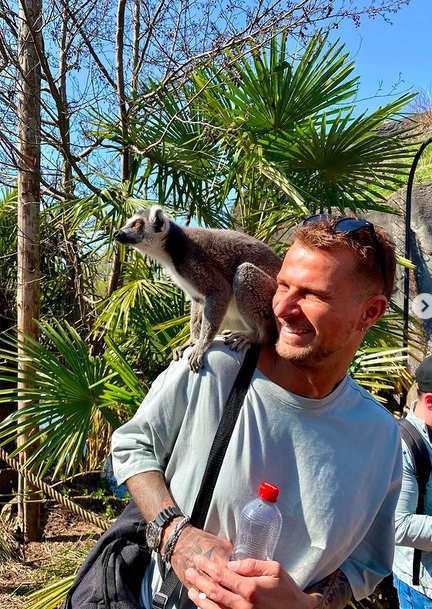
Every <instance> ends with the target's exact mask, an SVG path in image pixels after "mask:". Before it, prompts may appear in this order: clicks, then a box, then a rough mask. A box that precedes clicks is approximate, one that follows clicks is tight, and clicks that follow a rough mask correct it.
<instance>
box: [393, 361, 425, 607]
mask: <svg viewBox="0 0 432 609" xmlns="http://www.w3.org/2000/svg"><path fill="white" fill-rule="evenodd" d="M415 379H416V385H417V392H418V399H417V400H416V401H415V402H414V403H413V404H412V406H411V409H410V412H409V413H408V415H407V420H408V421H409V422H410V423H412V425H414V426H415V428H416V429H417V430H418V431H419V432H420V435H421V437H422V439H423V441H424V444H425V446H426V447H427V449H428V452H429V454H432V444H431V435H430V434H431V433H432V432H431V430H432V356H430V357H427V358H426V359H425V360H424V361H423V362H422V363H421V364H420V366H419V367H418V368H417V370H416V374H415ZM402 453H403V480H402V490H401V494H400V497H399V501H398V505H397V509H396V551H395V559H394V565H393V573H394V582H395V587H396V589H397V592H398V596H399V603H400V607H401V609H421V608H424V609H427V608H432V487H431V485H430V482H429V483H428V485H427V487H426V495H425V509H424V514H416V509H417V500H418V494H419V492H418V484H417V479H416V476H415V473H414V464H413V459H412V456H411V453H410V451H409V450H408V448H407V446H406V445H405V443H403V444H402ZM416 548H417V549H419V550H421V551H422V552H421V557H420V573H419V584H418V585H414V584H413V565H414V562H413V559H414V549H416Z"/></svg>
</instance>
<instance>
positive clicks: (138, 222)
mask: <svg viewBox="0 0 432 609" xmlns="http://www.w3.org/2000/svg"><path fill="white" fill-rule="evenodd" d="M141 226H142V220H137V221H136V222H134V228H141Z"/></svg>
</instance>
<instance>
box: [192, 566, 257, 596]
mask: <svg viewBox="0 0 432 609" xmlns="http://www.w3.org/2000/svg"><path fill="white" fill-rule="evenodd" d="M194 562H195V564H196V565H197V567H198V568H199V569H200V570H201V571H202V572H203V573H204V574H206V575H208V576H209V580H210V581H211V582H213V583H215V584H220V585H219V586H216V587H215V590H214V591H215V592H216V594H217V599H218V601H219V602H222V603H223V604H226V605H229V606H231V604H232V599H231V596H229V595H227V594H226V591H229V592H233V593H234V595H238V596H240V597H242V598H244V599H248V598H250V596H251V594H252V592H253V589H254V586H255V583H254V581H253V580H252V579H251V578H246V577H241V576H240V574H238V573H234V572H233V571H230V570H229V569H227V568H226V567H224V566H222V565H218V564H217V563H215V562H213V561H212V560H209V559H208V558H206V557H205V556H202V555H200V556H195V557H194ZM194 577H196V576H194ZM195 581H196V580H194V582H193V583H195ZM212 591H213V590H212ZM204 592H206V590H204Z"/></svg>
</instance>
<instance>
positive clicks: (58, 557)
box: [0, 505, 101, 609]
mask: <svg viewBox="0 0 432 609" xmlns="http://www.w3.org/2000/svg"><path fill="white" fill-rule="evenodd" d="M100 533H101V531H100V529H98V528H97V527H95V526H94V525H91V524H88V523H86V522H82V521H81V520H79V519H78V518H77V517H76V516H74V515H72V514H70V513H68V512H66V511H64V510H63V508H61V506H58V505H55V506H54V507H50V508H48V509H46V510H45V511H44V522H43V537H42V539H41V541H39V542H31V543H28V544H26V545H25V546H21V548H20V550H21V556H22V558H21V560H17V559H14V560H10V559H9V560H7V561H6V562H5V563H4V564H3V565H1V566H0V607H1V609H23V608H24V606H25V601H26V600H27V597H28V595H29V594H30V593H32V592H35V591H36V590H40V589H41V588H43V587H45V586H47V585H49V584H51V583H53V582H54V581H57V580H59V579H61V578H63V577H66V576H68V575H71V574H73V573H75V572H76V571H77V570H78V568H79V566H80V565H81V563H82V562H83V560H84V558H85V557H86V556H87V554H88V552H89V550H90V549H91V547H92V546H93V544H94V543H95V540H96V539H97V538H98V537H99V535H100Z"/></svg>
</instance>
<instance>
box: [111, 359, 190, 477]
mask: <svg viewBox="0 0 432 609" xmlns="http://www.w3.org/2000/svg"><path fill="white" fill-rule="evenodd" d="M191 374H192V373H191V372H190V369H189V366H188V359H187V357H183V358H181V359H180V360H179V361H178V362H173V363H172V364H171V365H170V366H169V367H168V368H167V370H165V371H164V372H163V373H162V374H160V375H159V376H158V377H157V379H156V380H155V381H154V383H153V385H152V387H151V390H150V391H149V393H148V394H147V396H146V397H145V399H144V401H143V403H142V404H141V406H140V407H139V409H138V410H137V412H136V413H135V415H134V417H133V418H132V419H131V420H130V421H128V422H127V423H125V424H124V425H122V426H121V427H119V428H118V429H117V430H116V431H115V432H114V434H113V436H112V441H111V454H112V463H113V470H114V476H115V477H116V479H117V482H118V484H122V483H123V482H125V481H126V480H127V479H128V478H131V477H132V476H135V475H136V474H140V473H142V472H147V471H160V472H163V471H164V470H165V467H166V464H167V462H168V459H169V456H170V454H171V452H172V448H173V445H174V443H175V439H176V437H177V435H178V431H179V429H180V426H181V424H182V421H183V417H184V414H185V411H186V407H187V404H188V387H189V385H190V383H191V382H193V380H192V379H191Z"/></svg>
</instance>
